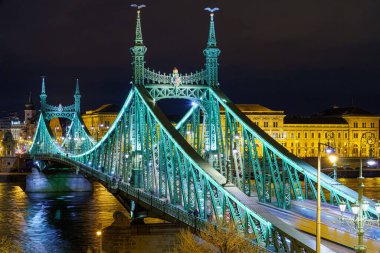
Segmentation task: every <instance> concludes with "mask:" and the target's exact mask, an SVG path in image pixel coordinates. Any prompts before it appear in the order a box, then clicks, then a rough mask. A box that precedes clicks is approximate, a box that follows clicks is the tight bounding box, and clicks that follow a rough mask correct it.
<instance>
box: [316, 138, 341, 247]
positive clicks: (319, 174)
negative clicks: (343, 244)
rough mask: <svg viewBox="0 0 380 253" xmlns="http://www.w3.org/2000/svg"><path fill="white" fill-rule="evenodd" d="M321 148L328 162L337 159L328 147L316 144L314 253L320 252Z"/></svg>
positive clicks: (333, 161)
mask: <svg viewBox="0 0 380 253" xmlns="http://www.w3.org/2000/svg"><path fill="white" fill-rule="evenodd" d="M321 146H326V149H325V152H326V153H327V154H329V160H330V162H332V163H335V162H336V161H337V160H338V157H337V156H336V155H334V149H333V148H332V147H331V146H330V145H328V144H324V143H321V142H318V171H317V221H316V223H317V226H316V252H317V253H320V252H321V167H322V166H321V160H322V153H321Z"/></svg>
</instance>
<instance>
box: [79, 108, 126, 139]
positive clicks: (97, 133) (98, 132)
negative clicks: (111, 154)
mask: <svg viewBox="0 0 380 253" xmlns="http://www.w3.org/2000/svg"><path fill="white" fill-rule="evenodd" d="M119 111H120V107H119V106H117V105H113V104H106V105H102V106H101V107H99V108H98V109H95V110H91V111H86V113H85V114H83V115H82V119H83V122H84V124H85V125H86V127H87V129H88V130H89V132H90V134H91V135H92V137H93V138H94V139H95V140H97V141H98V140H100V139H101V138H102V137H103V135H104V134H105V133H106V132H107V131H108V129H109V127H110V126H111V125H112V123H113V122H114V120H115V119H116V117H117V115H118V113H119Z"/></svg>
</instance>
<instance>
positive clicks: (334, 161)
mask: <svg viewBox="0 0 380 253" xmlns="http://www.w3.org/2000/svg"><path fill="white" fill-rule="evenodd" d="M329 160H330V162H331V163H336V161H338V157H337V156H336V155H329Z"/></svg>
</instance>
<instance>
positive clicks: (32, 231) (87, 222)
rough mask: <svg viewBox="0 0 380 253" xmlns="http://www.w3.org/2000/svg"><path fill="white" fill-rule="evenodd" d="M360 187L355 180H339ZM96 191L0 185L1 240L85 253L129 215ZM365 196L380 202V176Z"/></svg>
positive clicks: (101, 190) (28, 247)
mask: <svg viewBox="0 0 380 253" xmlns="http://www.w3.org/2000/svg"><path fill="white" fill-rule="evenodd" d="M340 181H341V182H342V183H343V184H345V185H347V186H349V187H351V188H353V189H356V188H357V180H356V179H340ZM93 186H94V191H93V192H76V193H60V194H58V193H54V194H52V193H33V194H30V193H28V194H27V193H25V192H24V191H23V190H22V189H21V187H20V186H18V185H17V184H15V183H0V237H1V236H8V237H9V238H11V239H12V240H14V241H17V242H19V243H20V245H21V246H22V248H23V249H24V250H25V252H31V253H32V252H33V253H34V252H38V253H45V252H48V253H51V252H54V253H61V252H62V253H68V252H69V253H71V252H86V251H87V248H88V247H89V246H95V245H96V244H97V243H98V238H96V230H97V228H98V226H99V223H101V224H102V227H107V226H109V225H111V223H112V222H113V213H114V212H115V211H122V212H124V213H125V214H126V215H128V214H127V212H126V210H125V209H124V208H123V206H122V205H121V204H120V203H119V202H118V201H117V200H116V199H115V198H114V197H113V196H112V194H111V193H109V192H108V191H107V190H106V189H105V188H104V187H103V186H102V185H101V184H99V183H96V182H94V183H93ZM365 186H366V188H365V191H364V192H365V195H366V196H367V197H369V198H371V199H374V200H379V199H380V177H378V178H366V179H365Z"/></svg>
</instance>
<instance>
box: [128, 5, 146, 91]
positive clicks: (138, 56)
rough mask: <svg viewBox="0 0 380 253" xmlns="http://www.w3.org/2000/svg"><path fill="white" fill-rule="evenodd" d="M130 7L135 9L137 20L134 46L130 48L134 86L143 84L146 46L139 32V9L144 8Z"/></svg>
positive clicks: (139, 6)
mask: <svg viewBox="0 0 380 253" xmlns="http://www.w3.org/2000/svg"><path fill="white" fill-rule="evenodd" d="M131 6H132V7H135V8H137V18H136V31H135V45H134V46H133V47H131V49H130V50H131V54H132V58H133V59H132V65H133V83H134V84H135V85H143V84H144V65H145V60H144V55H145V53H146V51H147V48H146V46H144V41H143V36H142V32H141V20H140V13H141V9H142V8H144V7H146V6H145V5H143V4H142V5H136V4H132V5H131Z"/></svg>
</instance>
